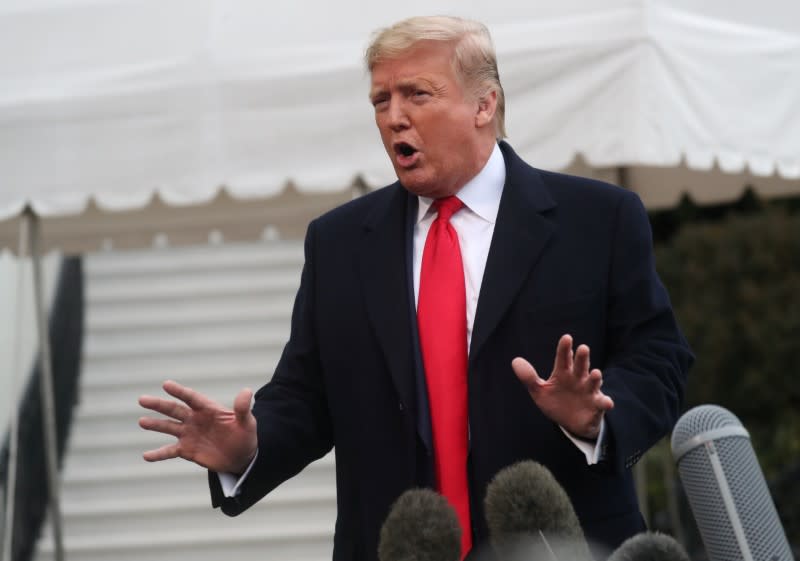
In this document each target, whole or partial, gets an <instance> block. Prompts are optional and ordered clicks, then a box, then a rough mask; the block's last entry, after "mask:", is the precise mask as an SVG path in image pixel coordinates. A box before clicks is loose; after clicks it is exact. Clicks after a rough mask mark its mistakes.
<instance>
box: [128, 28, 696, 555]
mask: <svg viewBox="0 0 800 561" xmlns="http://www.w3.org/2000/svg"><path fill="white" fill-rule="evenodd" d="M367 66H368V69H369V71H370V73H371V90H370V100H371V102H372V104H373V106H374V108H375V120H376V123H377V126H378V130H379V132H380V135H381V139H382V141H383V144H384V147H385V148H386V151H387V153H388V155H389V158H390V159H391V161H392V164H393V166H394V169H395V171H396V173H397V176H398V179H399V181H398V182H397V183H395V184H393V185H390V186H388V187H386V188H384V189H381V190H379V191H376V192H374V193H371V194H369V195H367V196H364V197H362V198H360V199H358V200H355V201H352V202H351V203H348V204H346V205H344V206H342V207H340V208H337V209H335V210H333V211H331V212H329V213H327V214H325V215H324V216H322V217H320V218H318V219H316V220H314V221H313V222H312V223H311V224H310V225H309V228H308V233H307V237H306V243H305V254H306V262H305V266H304V269H303V274H302V278H301V285H300V289H299V291H298V294H297V299H296V302H295V306H294V312H293V316H292V329H291V335H290V339H289V342H288V343H287V345H286V347H285V349H284V352H283V355H282V357H281V360H280V362H279V364H278V366H277V368H276V371H275V374H274V376H273V378H272V380H271V382H270V383H268V384H267V385H265V386H264V387H263V388H261V389H260V390H259V391H258V392H257V394H256V396H255V403H254V405H253V409H252V412H251V411H250V401H251V394H250V392H249V391H248V390H243V391H242V392H240V393H239V394H238V395H237V396H236V399H235V402H234V408H233V410H228V409H225V408H223V407H222V406H220V405H218V404H216V403H214V402H211V401H210V400H209V399H208V398H206V397H204V396H202V395H199V394H197V393H196V392H194V391H192V390H190V389H188V388H184V387H182V386H180V385H179V384H176V383H174V382H166V383H165V384H164V388H165V390H166V391H167V392H168V393H169V394H171V395H172V396H174V397H176V398H178V399H179V400H181V401H182V402H183V403H180V402H178V401H170V400H165V399H160V398H155V397H148V396H144V397H142V398H141V399H140V403H141V404H142V405H143V406H144V407H146V408H149V409H152V410H155V411H158V412H160V413H163V414H166V415H168V416H169V417H171V419H151V418H142V419H141V420H140V424H141V426H142V427H143V428H145V429H149V430H156V431H160V432H164V433H167V434H171V435H174V436H176V437H177V438H178V441H177V442H176V443H175V444H171V445H168V446H165V447H162V448H161V449H158V450H153V451H149V452H146V453H145V455H144V457H145V459H147V460H149V461H157V460H164V459H168V458H174V457H183V458H186V459H188V460H192V461H194V462H197V463H198V464H200V465H202V466H205V467H207V468H209V470H210V473H209V482H210V485H211V492H212V501H213V503H214V505H215V506H221V507H222V510H223V511H224V512H226V513H227V514H230V515H236V514H238V513H240V512H242V511H243V510H245V509H246V508H248V507H249V506H250V505H252V504H253V503H255V502H256V501H258V500H259V499H260V498H261V497H263V496H264V495H265V494H266V493H268V492H270V491H271V490H272V489H274V488H275V487H276V486H277V485H279V484H280V483H281V482H283V481H285V480H286V479H288V478H290V477H292V476H293V475H295V474H296V473H298V472H299V471H300V470H301V469H303V467H304V466H306V465H307V464H308V463H309V462H311V461H313V460H315V459H317V458H319V457H321V456H322V455H324V454H325V453H327V452H328V451H329V450H330V449H331V447H332V446H335V450H336V477H337V503H338V518H337V522H336V535H335V538H334V554H333V557H334V559H335V560H352V559H365V560H371V559H375V558H376V552H377V537H378V531H379V528H380V525H381V523H382V521H383V520H384V518H385V516H386V514H387V513H388V511H389V508H390V506H391V504H392V502H393V501H394V500H395V499H396V498H397V497H398V496H399V495H400V494H401V493H402V492H403V491H405V490H406V489H408V488H411V487H415V486H420V485H425V486H430V487H433V488H436V489H437V490H439V491H440V492H442V494H443V495H444V496H445V497H447V498H448V500H450V502H451V503H452V504H453V506H454V507H455V508H456V511H457V512H458V515H459V520H460V522H461V524H462V527H463V528H464V529H465V530H466V531H465V537H464V542H463V549H464V552H465V553H466V552H467V551H468V550H469V549H470V547H471V546H472V545H473V544H474V543H479V542H480V541H482V540H485V539H486V537H487V536H486V534H487V530H486V523H485V521H484V519H483V511H482V501H483V497H484V495H485V491H486V486H487V484H488V482H489V481H490V480H491V478H492V477H493V476H494V475H495V474H496V473H497V472H498V471H499V470H500V469H502V468H503V467H505V466H507V465H509V464H512V463H514V462H516V461H519V460H522V459H527V458H532V459H534V460H537V461H539V462H541V463H543V464H544V465H545V466H547V467H549V468H550V470H551V471H553V473H554V474H555V476H556V478H557V479H558V480H559V482H560V483H561V484H562V485H563V486H564V488H565V489H566V491H567V493H568V494H569V495H570V498H571V499H572V501H573V503H574V506H575V510H576V512H577V514H578V516H579V518H580V521H581V523H582V525H583V527H584V530H585V532H586V534H587V536H588V537H589V538H591V539H592V540H595V541H599V542H601V543H605V544H606V545H608V546H609V547H615V546H616V545H617V544H619V543H620V542H621V541H623V540H624V539H625V538H626V537H629V536H630V535H632V534H634V533H636V532H638V531H641V530H643V529H644V524H643V521H642V517H641V514H640V513H639V510H638V507H637V501H636V496H635V493H634V489H633V484H632V479H631V473H630V467H631V466H632V465H633V463H635V462H636V461H637V460H638V458H639V456H640V455H641V454H642V453H643V452H644V451H645V450H646V449H647V448H648V447H650V446H651V445H652V444H653V443H655V442H656V441H657V440H658V439H660V438H661V437H662V436H663V435H664V434H666V433H667V432H668V431H669V430H670V429H671V427H672V426H673V424H674V422H675V420H676V418H677V415H678V412H679V409H680V404H681V400H682V397H683V390H684V386H685V377H686V372H687V370H688V367H689V365H690V363H691V360H692V357H691V353H690V351H689V350H688V347H687V345H686V343H685V341H684V339H683V337H682V335H681V334H680V332H679V330H678V328H677V326H676V324H675V320H674V318H673V315H672V312H671V309H670V305H669V300H668V297H667V294H666V292H665V290H664V288H663V286H662V285H661V283H660V281H659V280H658V277H657V275H656V272H655V270H654V264H653V256H652V247H651V239H650V230H649V224H648V220H647V216H646V214H645V212H644V209H643V207H642V205H641V203H640V202H639V200H638V198H637V197H636V196H635V195H634V194H632V193H630V192H627V191H624V190H622V189H619V188H616V187H612V186H609V185H606V184H602V183H599V182H596V181H591V180H587V179H581V178H575V177H569V176H564V175H560V174H554V173H549V172H544V171H540V170H536V169H534V168H531V167H529V166H528V165H527V164H525V163H524V162H523V161H522V160H521V159H520V158H519V157H518V156H517V155H516V154H515V153H514V151H513V150H512V149H511V147H510V146H509V145H508V144H506V143H505V142H502V141H501V142H500V143H499V144H498V139H501V138H502V137H503V136H504V135H505V132H504V123H503V109H504V99H503V91H502V88H501V86H500V81H499V76H498V73H497V67H496V61H495V54H494V49H493V46H492V44H491V39H490V37H489V34H488V31H487V30H486V28H485V27H484V26H483V25H481V24H478V23H476V22H471V21H465V20H461V19H457V18H444V17H434V18H412V19H410V20H405V21H403V22H399V23H397V24H396V25H394V26H392V27H391V28H389V29H386V30H383V31H382V32H381V33H379V34H378V35H377V36H376V37H375V39H374V40H373V43H372V45H371V46H370V47H369V49H368V51H367ZM454 196H456V197H455V198H454ZM454 271H455V274H453V272H454ZM576 346H577V347H576ZM573 349H574V350H573ZM590 349H591V358H590ZM554 354H555V361H554V366H553V369H552V372H547V365H549V364H550V363H551V362H553V355H554ZM512 361H513V362H512ZM590 365H591V366H590ZM534 367H535V368H534ZM536 369H538V370H539V372H541V373H542V374H544V376H543V377H540V376H539V374H538V373H537V370H536ZM547 374H549V376H548V375H547ZM601 385H602V390H601ZM214 472H216V473H214ZM234 474H235V475H234Z"/></svg>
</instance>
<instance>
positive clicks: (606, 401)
mask: <svg viewBox="0 0 800 561" xmlns="http://www.w3.org/2000/svg"><path fill="white" fill-rule="evenodd" d="M597 407H598V408H599V409H600V410H602V411H609V410H611V409H614V400H613V399H611V398H610V397H609V396H607V395H606V394H604V393H601V394H600V399H598V400H597Z"/></svg>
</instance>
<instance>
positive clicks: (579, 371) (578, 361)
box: [574, 345, 589, 377]
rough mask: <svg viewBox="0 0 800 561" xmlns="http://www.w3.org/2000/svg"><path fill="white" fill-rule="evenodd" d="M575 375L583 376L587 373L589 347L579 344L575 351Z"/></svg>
mask: <svg viewBox="0 0 800 561" xmlns="http://www.w3.org/2000/svg"><path fill="white" fill-rule="evenodd" d="M574 372H575V376H578V377H583V376H587V375H588V374H589V347H588V346H586V345H580V346H579V347H578V350H577V351H576V352H575V366H574Z"/></svg>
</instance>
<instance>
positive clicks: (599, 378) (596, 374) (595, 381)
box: [589, 368, 603, 392]
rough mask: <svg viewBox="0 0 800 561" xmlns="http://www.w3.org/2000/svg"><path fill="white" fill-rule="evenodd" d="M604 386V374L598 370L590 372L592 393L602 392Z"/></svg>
mask: <svg viewBox="0 0 800 561" xmlns="http://www.w3.org/2000/svg"><path fill="white" fill-rule="evenodd" d="M602 386H603V373H602V372H600V370H598V369H597V368H595V369H594V370H592V371H591V372H589V389H590V391H593V392H596V391H600V388H601V387H602Z"/></svg>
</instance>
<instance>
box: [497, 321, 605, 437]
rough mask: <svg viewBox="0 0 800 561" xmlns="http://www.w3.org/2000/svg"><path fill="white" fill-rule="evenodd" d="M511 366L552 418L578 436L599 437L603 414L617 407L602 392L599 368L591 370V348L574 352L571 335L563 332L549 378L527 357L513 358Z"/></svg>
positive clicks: (582, 346) (538, 404)
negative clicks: (539, 372)
mask: <svg viewBox="0 0 800 561" xmlns="http://www.w3.org/2000/svg"><path fill="white" fill-rule="evenodd" d="M511 368H512V369H513V370H514V373H515V374H516V375H517V378H519V379H520V381H521V382H522V383H523V384H524V385H525V387H526V388H527V389H528V393H530V395H531V398H533V401H534V402H535V403H536V405H537V406H538V407H539V409H540V410H541V411H542V413H544V414H545V415H547V417H548V418H549V419H551V420H552V421H554V422H556V423H558V424H559V425H561V426H562V427H564V428H565V429H566V430H567V431H569V432H570V433H572V434H573V435H575V436H577V437H579V438H585V439H589V440H592V439H595V438H597V436H598V433H599V432H600V423H601V421H602V419H603V415H604V414H605V412H606V411H608V410H609V409H611V408H612V407H614V401H613V400H612V399H611V398H610V397H608V396H607V395H606V394H604V393H603V392H602V391H600V386H602V385H603V374H602V373H601V372H600V370H598V369H596V368H595V369H593V370H591V371H590V370H589V347H587V346H586V345H580V346H579V347H578V349H577V351H575V353H574V354H573V352H572V337H571V336H569V335H563V336H562V337H561V339H560V340H559V341H558V347H557V348H556V359H555V364H554V365H553V372H552V373H551V374H550V378H548V379H547V380H544V379H542V378H541V377H539V374H538V373H537V372H536V369H535V368H534V367H533V366H532V365H531V363H529V362H528V361H527V360H525V359H524V358H520V357H517V358H515V359H514V360H512V361H511Z"/></svg>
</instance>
